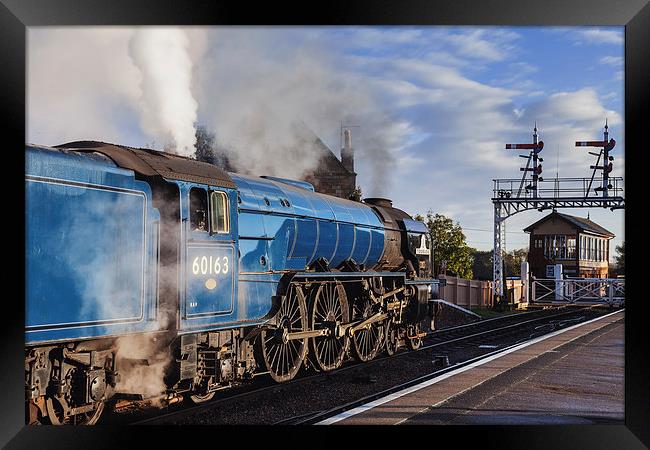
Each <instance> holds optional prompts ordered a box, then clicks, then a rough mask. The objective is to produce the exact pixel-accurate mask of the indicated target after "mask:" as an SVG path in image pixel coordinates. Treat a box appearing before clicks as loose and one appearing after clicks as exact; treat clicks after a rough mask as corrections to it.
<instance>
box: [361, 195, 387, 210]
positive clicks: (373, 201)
mask: <svg viewBox="0 0 650 450" xmlns="http://www.w3.org/2000/svg"><path fill="white" fill-rule="evenodd" d="M363 202H364V203H366V204H368V205H373V206H381V207H382V208H392V207H393V201H392V200H391V199H389V198H383V197H368V198H364V199H363Z"/></svg>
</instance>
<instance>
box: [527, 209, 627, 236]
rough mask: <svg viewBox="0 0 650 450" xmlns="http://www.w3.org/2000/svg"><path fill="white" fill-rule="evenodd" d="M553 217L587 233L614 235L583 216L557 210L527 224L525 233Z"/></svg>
mask: <svg viewBox="0 0 650 450" xmlns="http://www.w3.org/2000/svg"><path fill="white" fill-rule="evenodd" d="M553 217H557V218H559V219H561V220H564V221H566V222H569V223H570V224H571V225H573V226H574V227H576V228H578V229H579V230H581V231H587V232H589V233H594V234H598V235H600V236H606V237H610V238H613V237H614V236H615V234H614V233H612V232H611V231H609V230H606V229H605V228H603V227H601V226H600V225H598V224H597V223H596V222H593V221H591V220H589V219H587V218H585V217H576V216H570V215H569V214H562V213H559V212H557V211H553V212H552V213H551V214H549V215H548V216H546V217H544V218H542V219H540V220H538V221H537V222H535V223H534V224H532V225H529V226H527V227H526V228H524V231H525V232H526V233H530V232H532V231H533V230H534V229H535V228H537V227H538V226H539V225H541V224H542V223H543V222H546V221H547V220H549V219H551V218H553Z"/></svg>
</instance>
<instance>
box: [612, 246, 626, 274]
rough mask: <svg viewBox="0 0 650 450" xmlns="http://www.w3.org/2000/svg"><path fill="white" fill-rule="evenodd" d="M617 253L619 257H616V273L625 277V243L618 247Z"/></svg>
mask: <svg viewBox="0 0 650 450" xmlns="http://www.w3.org/2000/svg"><path fill="white" fill-rule="evenodd" d="M616 253H617V255H616V256H615V257H614V259H615V260H616V273H617V274H619V275H625V241H623V243H622V244H621V245H617V246H616Z"/></svg>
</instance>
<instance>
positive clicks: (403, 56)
mask: <svg viewBox="0 0 650 450" xmlns="http://www.w3.org/2000/svg"><path fill="white" fill-rule="evenodd" d="M182 30H183V32H184V33H185V34H186V35H187V40H186V41H185V40H183V44H182V45H183V46H184V47H183V48H186V50H187V52H188V54H189V56H190V60H191V64H192V65H191V68H190V71H191V92H192V96H193V97H194V98H195V99H196V108H195V115H196V119H197V121H198V122H199V123H203V124H205V125H207V126H208V127H209V128H211V129H212V130H214V131H215V133H216V134H217V138H218V139H221V140H222V141H223V142H225V143H227V144H228V145H231V146H232V147H233V148H235V149H236V150H237V154H238V155H239V156H241V161H240V162H241V164H242V166H245V167H247V168H250V169H251V170H252V171H253V172H265V173H267V174H268V173H269V172H275V173H274V174H276V175H281V176H282V175H287V174H288V175H293V176H295V173H293V172H297V171H299V170H298V169H299V168H302V167H303V165H308V164H309V161H307V160H295V161H288V160H286V159H284V154H282V153H279V154H275V153H274V152H275V151H276V150H274V149H282V148H283V146H284V145H285V144H287V142H286V137H285V134H286V133H285V131H288V129H287V128H286V127H287V124H288V123H289V122H290V121H291V120H293V119H295V118H300V119H302V120H304V121H305V122H306V123H307V124H308V125H309V126H310V127H311V128H312V129H313V130H314V131H315V132H316V133H317V134H318V135H319V136H321V138H322V139H323V140H324V141H325V142H326V143H327V144H328V145H329V146H330V147H331V148H332V149H334V150H335V151H336V149H337V148H338V147H339V126H340V122H341V121H344V122H345V123H348V124H353V125H358V126H359V128H354V129H352V132H353V143H354V144H355V149H356V152H357V153H356V154H357V159H356V169H357V172H358V174H359V177H358V182H359V184H360V185H361V187H362V189H363V191H364V194H367V195H368V196H370V195H381V196H386V197H390V198H392V199H393V200H394V204H395V205H396V206H397V207H400V208H402V209H404V210H405V211H407V212H409V213H411V214H415V213H424V212H426V211H427V210H429V209H431V210H433V212H437V213H442V214H445V215H447V216H449V217H451V218H453V219H454V220H455V221H458V222H460V224H461V225H462V226H463V227H464V228H465V230H466V235H467V238H468V243H469V244H470V245H471V246H473V247H476V248H479V249H483V250H487V249H490V248H492V215H493V209H492V204H491V202H490V197H491V194H492V192H491V188H492V181H491V180H492V179H494V178H518V177H520V172H519V169H518V167H519V165H520V164H521V163H522V162H525V161H524V160H523V159H521V158H518V157H517V153H516V152H513V151H507V150H505V149H504V144H505V143H518V142H530V139H531V137H530V135H531V132H532V128H533V123H534V122H535V121H537V126H538V128H539V130H540V139H542V140H543V141H544V142H545V144H546V145H545V147H544V150H543V152H542V156H543V157H544V159H545V162H544V163H543V167H544V173H543V176H544V177H545V178H546V179H550V178H552V177H554V176H555V173H556V164H558V166H559V175H560V177H568V176H572V177H587V176H590V175H591V173H590V171H589V168H588V166H589V165H590V164H593V161H592V157H591V156H589V155H588V154H587V153H586V151H585V150H584V149H580V150H578V149H576V148H574V146H573V142H574V141H575V140H578V139H593V140H595V139H600V138H601V137H602V126H603V124H604V121H605V117H607V119H608V121H609V126H610V137H612V138H614V139H616V141H617V145H616V148H615V150H614V152H613V153H612V154H613V156H614V157H615V158H616V159H615V161H614V171H613V173H612V175H614V176H623V175H624V173H623V163H624V153H625V150H624V149H625V142H624V139H623V134H624V104H623V95H624V91H623V79H624V63H623V60H624V29H623V27H572V28H550V27H480V28H477V27H433V26H431V27H228V28H225V27H216V28H214V27H212V28H196V27H190V28H184V29H182ZM132 34H133V29H131V28H116V27H110V28H85V29H83V28H67V29H54V28H30V29H29V32H28V117H27V120H28V141H30V142H34V143H39V144H45V145H49V144H59V143H61V142H65V141H70V140H74V139H86V138H95V139H102V140H107V141H112V142H119V143H124V144H128V145H140V146H142V145H146V144H147V143H150V142H152V141H153V142H157V143H160V142H162V141H164V139H165V137H164V136H163V135H164V133H165V130H164V129H162V128H161V127H160V126H159V124H158V125H156V124H155V123H154V122H155V120H154V121H153V122H152V118H151V117H146V114H144V113H143V101H146V100H147V97H146V95H143V92H144V91H145V89H144V88H143V81H142V73H141V72H139V70H138V69H139V67H140V66H138V65H137V64H134V60H133V57H132V55H130V53H129V42H130V40H131V38H132ZM79 63H82V64H79ZM163 64H164V61H163ZM163 92H164V91H163ZM250 124H254V126H257V127H259V128H258V129H259V130H262V136H263V140H264V142H258V141H257V140H253V138H252V137H251V136H249V135H246V131H245V130H246V129H247V128H248V126H244V125H250ZM256 136H258V137H259V133H257V134H256ZM265 157H268V159H269V160H268V161H266V160H265ZM303 159H305V158H303ZM307 159H308V158H307ZM259 174H263V173H259ZM588 211H589V214H590V217H591V218H592V220H595V221H596V222H598V223H600V224H601V225H602V226H604V227H605V228H608V229H609V230H611V231H612V232H613V233H615V234H616V236H617V237H616V238H615V239H614V245H618V244H620V243H621V242H622V241H623V239H624V236H623V223H624V212H623V211H616V212H611V211H609V210H603V209H591V210H586V209H582V210H563V211H562V212H566V213H568V214H575V215H581V216H586V215H587V212H588ZM544 214H546V213H539V212H537V211H533V212H526V213H521V214H518V215H516V216H514V217H512V218H511V219H508V221H507V225H506V228H507V230H508V235H507V243H506V246H507V249H513V248H520V247H524V246H526V245H527V244H528V241H527V235H525V234H524V233H523V232H522V231H521V230H522V229H523V228H524V227H525V226H527V225H529V224H530V223H532V222H534V221H536V220H538V219H539V218H541V217H543V215H544ZM612 248H613V247H612ZM613 253H614V252H613V251H612V254H613Z"/></svg>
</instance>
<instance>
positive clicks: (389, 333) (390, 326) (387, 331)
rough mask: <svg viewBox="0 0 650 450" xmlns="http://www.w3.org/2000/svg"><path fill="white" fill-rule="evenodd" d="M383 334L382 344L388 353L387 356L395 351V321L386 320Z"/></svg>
mask: <svg viewBox="0 0 650 450" xmlns="http://www.w3.org/2000/svg"><path fill="white" fill-rule="evenodd" d="M384 336H385V342H384V345H385V346H386V353H388V356H393V355H394V354H395V352H397V345H398V337H399V333H398V329H397V326H396V325H395V323H393V321H392V320H387V321H386V325H385V326H384Z"/></svg>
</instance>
